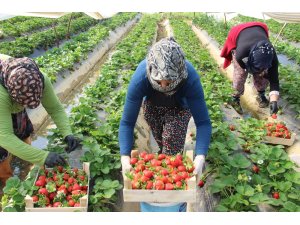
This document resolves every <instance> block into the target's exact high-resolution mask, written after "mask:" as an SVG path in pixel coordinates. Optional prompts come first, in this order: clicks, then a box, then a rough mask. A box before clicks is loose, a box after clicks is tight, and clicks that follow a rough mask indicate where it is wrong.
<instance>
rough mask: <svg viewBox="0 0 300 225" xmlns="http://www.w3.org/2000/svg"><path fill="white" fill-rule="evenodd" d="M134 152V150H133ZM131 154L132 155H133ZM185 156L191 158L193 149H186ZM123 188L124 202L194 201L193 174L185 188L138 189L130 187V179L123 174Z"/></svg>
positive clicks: (194, 178) (194, 183)
mask: <svg viewBox="0 0 300 225" xmlns="http://www.w3.org/2000/svg"><path fill="white" fill-rule="evenodd" d="M133 154H136V152H133ZM133 154H132V155H133ZM186 154H187V156H188V157H189V158H190V159H191V160H193V151H187V153H186ZM123 178H124V188H123V198H124V202H151V203H164V202H170V203H171V202H174V203H175V202H178V203H180V202H188V203H193V202H196V177H195V176H193V177H192V178H190V179H189V180H188V182H187V184H188V189H187V190H139V189H132V186H131V180H130V179H129V178H128V177H126V176H125V175H124V174H123Z"/></svg>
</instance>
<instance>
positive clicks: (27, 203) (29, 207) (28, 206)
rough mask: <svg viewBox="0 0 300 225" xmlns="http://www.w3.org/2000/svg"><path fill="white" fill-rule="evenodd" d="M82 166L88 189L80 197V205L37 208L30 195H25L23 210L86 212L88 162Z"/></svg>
mask: <svg viewBox="0 0 300 225" xmlns="http://www.w3.org/2000/svg"><path fill="white" fill-rule="evenodd" d="M82 168H83V170H84V171H85V172H86V174H87V176H88V189H87V194H86V195H84V196H82V197H81V198H80V207H51V208H41V207H38V208H34V203H33V200H32V198H31V196H29V195H27V196H26V197H25V211H26V212H87V210H88V199H89V198H88V193H89V184H90V163H87V162H84V163H83V166H82ZM49 170H51V169H49ZM38 174H39V173H38ZM38 174H37V177H38ZM36 179H37V178H36Z"/></svg>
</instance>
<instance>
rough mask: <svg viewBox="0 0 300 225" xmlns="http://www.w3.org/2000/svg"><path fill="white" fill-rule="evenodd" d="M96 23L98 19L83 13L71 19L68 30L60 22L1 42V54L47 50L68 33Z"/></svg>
mask: <svg viewBox="0 0 300 225" xmlns="http://www.w3.org/2000/svg"><path fill="white" fill-rule="evenodd" d="M97 23H98V20H96V19H93V18H91V17H89V16H87V15H85V16H82V17H79V18H76V19H75V20H73V21H72V22H71V25H70V30H69V31H68V25H67V23H61V24H59V25H58V26H55V29H54V28H52V29H48V30H45V31H41V32H36V33H33V34H31V35H29V36H24V37H18V38H16V40H14V41H9V42H1V43H0V51H1V53H2V54H6V55H10V56H13V57H24V56H29V55H30V54H32V53H33V52H34V50H35V49H44V50H47V49H48V48H50V47H53V46H54V45H55V44H58V43H59V42H61V41H62V40H65V39H67V35H68V34H70V35H75V34H77V33H81V32H83V31H86V30H88V29H89V28H90V27H92V26H94V25H96V24H97Z"/></svg>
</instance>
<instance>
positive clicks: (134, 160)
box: [130, 158, 138, 165]
mask: <svg viewBox="0 0 300 225" xmlns="http://www.w3.org/2000/svg"><path fill="white" fill-rule="evenodd" d="M137 162H138V159H137V158H131V159H130V164H131V165H134V164H136V163H137Z"/></svg>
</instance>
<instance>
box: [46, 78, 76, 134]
mask: <svg viewBox="0 0 300 225" xmlns="http://www.w3.org/2000/svg"><path fill="white" fill-rule="evenodd" d="M44 77H45V81H44V82H45V89H44V92H43V96H42V105H43V106H44V108H45V109H46V111H47V112H48V114H49V115H50V116H51V118H52V119H53V121H54V123H55V124H56V126H57V127H58V129H59V131H60V132H61V134H62V135H63V137H65V136H67V135H70V134H72V130H71V126H70V122H69V119H68V117H67V114H66V112H65V109H64V107H63V105H62V104H61V102H60V101H59V99H58V97H57V96H56V94H55V93H54V89H53V87H52V84H51V82H50V80H49V78H48V77H47V76H44Z"/></svg>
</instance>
